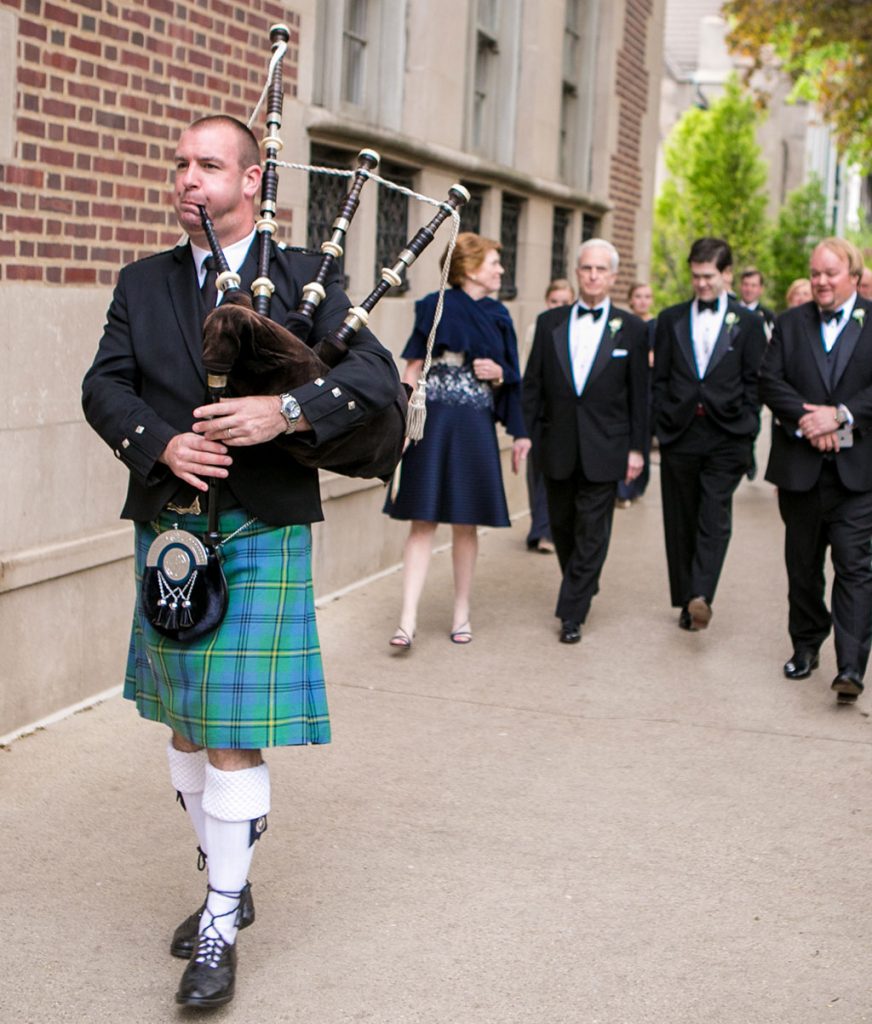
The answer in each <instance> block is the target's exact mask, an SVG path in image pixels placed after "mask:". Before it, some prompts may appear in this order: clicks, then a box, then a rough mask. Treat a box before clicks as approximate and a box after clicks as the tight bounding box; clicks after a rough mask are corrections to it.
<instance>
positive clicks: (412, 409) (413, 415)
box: [273, 160, 460, 443]
mask: <svg viewBox="0 0 872 1024" xmlns="http://www.w3.org/2000/svg"><path fill="white" fill-rule="evenodd" d="M273 163H274V164H275V166H276V167H287V168H288V169H289V170H292V171H308V172H314V173H315V174H327V175H333V176H334V177H338V178H350V177H352V176H353V175H354V174H355V173H363V174H365V175H366V176H367V177H368V178H371V179H372V180H373V181H375V182H378V184H379V185H384V186H385V188H390V189H393V190H394V191H395V192H402V193H403V195H406V196H409V197H410V198H412V199H417V200H418V201H419V202H422V203H429V205H430V206H437V207H441V208H442V209H447V210H449V212H450V214H451V222H452V223H451V237H450V238H449V240H448V249H447V251H446V253H445V260H444V261H443V264H442V274H441V277H440V280H439V297H438V299H437V300H436V312H435V315H434V316H433V324H432V325H431V327H430V334H429V335H428V337H427V354H426V356H425V358H424V366H423V367H422V369H421V376H420V377H419V378H418V383H417V385H416V386H415V390H414V391H413V392H412V395H411V398H410V399H409V411H408V414H407V417H406V437H407V438H408V439H409V441H411V442H412V443H415V442H417V441H420V440H421V438H422V437H423V436H424V425H425V424H426V421H427V374H428V373H429V372H430V366H431V364H432V362H433V345H434V342H435V340H436V331H437V330H438V329H439V322H440V320H441V319H442V311H443V308H444V306H445V290H446V289H447V287H448V272H449V270H450V269H451V257H452V256H453V255H454V246H455V245H456V243H457V235H458V233H459V231H460V214H459V213H458V212H457V210H455V209H452V208H451V207H449V205H448V204H447V203H446V202H445V200H444V199H434V198H433V197H432V196H425V195H423V194H422V193H421V192H415V191H414V190H413V189H410V188H406V186H405V185H398V184H397V183H396V182H394V181H389V180H388V179H387V178H382V177H381V175H378V174H375V173H374V172H373V171H362V172H355V171H351V170H346V169H344V168H340V167H317V166H314V165H313V164H297V163H290V162H289V161H287V160H275V161H273Z"/></svg>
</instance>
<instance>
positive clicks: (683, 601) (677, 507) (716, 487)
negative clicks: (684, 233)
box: [653, 238, 766, 631]
mask: <svg viewBox="0 0 872 1024" xmlns="http://www.w3.org/2000/svg"><path fill="white" fill-rule="evenodd" d="M688 263H689V264H690V273H691V279H692V283H693V291H694V298H693V299H691V300H690V301H689V302H682V303H679V304H678V305H677V306H671V307H670V308H669V309H665V310H664V311H663V312H662V313H661V314H660V316H659V317H658V318H657V331H656V335H655V342H654V388H653V391H654V396H653V405H654V413H653V416H654V432H655V433H656V435H657V438H658V440H659V442H660V486H661V491H662V496H663V527H664V532H665V539H666V560H667V563H668V566H669V589H670V594H671V598H672V605H673V607H675V608H680V609H681V611H680V614H679V618H678V625H679V626H680V627H681V628H682V629H686V630H691V631H695V630H700V629H705V628H706V627H707V626H708V624H709V622H710V621H711V617H712V602H713V600H714V596H715V591H716V589H717V585H718V579H719V577H720V574H721V569H722V567H723V564H724V559H725V557H726V554H727V547H728V545H729V542H730V534H731V532H732V513H733V493H734V492H735V490H736V488H737V487H738V486H739V482H740V481H741V479H742V477H743V476H744V475H745V474H746V473H747V471H748V469H749V468H750V467H751V465H752V462H753V446H754V438H755V437H756V435H757V432H758V430H759V429H760V405H759V400H758V397H757V371H758V369H759V367H760V360H761V359H762V356H763V350H764V348H765V347H766V337H765V334H764V331H763V321H762V319H761V318H760V317H759V316H756V315H754V314H753V313H750V312H749V311H748V310H746V309H744V308H743V307H742V306H741V305H740V304H739V303H738V302H736V301H735V300H733V299H731V298H730V297H729V296H728V294H727V274H726V272H727V271H728V270H729V268H730V266H731V265H732V253H731V251H730V247H729V245H728V244H727V243H726V242H725V241H724V240H723V239H720V238H700V239H698V240H697V241H696V242H694V243H693V246H692V248H691V250H690V256H689V258H688Z"/></svg>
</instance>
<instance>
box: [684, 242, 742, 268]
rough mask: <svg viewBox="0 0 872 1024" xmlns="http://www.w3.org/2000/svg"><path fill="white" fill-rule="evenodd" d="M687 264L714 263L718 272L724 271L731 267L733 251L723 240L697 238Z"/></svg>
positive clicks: (691, 248)
mask: <svg viewBox="0 0 872 1024" xmlns="http://www.w3.org/2000/svg"><path fill="white" fill-rule="evenodd" d="M687 262H688V263H714V265H715V266H716V267H717V268H718V270H719V271H724V270H726V269H727V267H731V266H732V265H733V251H732V249H731V248H730V246H729V245H728V243H727V242H725V241H724V240H723V238H697V240H696V241H695V242H694V243H693V245H692V246H691V247H690V255H689V256H688V257H687Z"/></svg>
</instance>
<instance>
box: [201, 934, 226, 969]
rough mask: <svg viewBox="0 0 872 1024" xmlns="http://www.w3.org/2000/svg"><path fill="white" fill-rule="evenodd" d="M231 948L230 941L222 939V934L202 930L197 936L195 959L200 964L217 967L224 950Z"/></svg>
mask: <svg viewBox="0 0 872 1024" xmlns="http://www.w3.org/2000/svg"><path fill="white" fill-rule="evenodd" d="M229 948H230V943H229V942H226V941H225V940H224V939H222V938H221V936H220V935H207V934H206V933H205V932H201V933H200V934H199V935H198V936H197V947H196V949H195V950H194V956H193V959H194V960H196V962H197V963H198V964H205V966H206V967H217V966H218V964H219V963H220V962H221V957H222V956H223V955H224V951H225V950H226V949H229Z"/></svg>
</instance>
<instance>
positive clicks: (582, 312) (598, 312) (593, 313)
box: [577, 305, 603, 323]
mask: <svg viewBox="0 0 872 1024" xmlns="http://www.w3.org/2000/svg"><path fill="white" fill-rule="evenodd" d="M588 314H590V318H591V320H593V322H594V323H596V322H597V320H599V318H600V317H601V316H602V315H603V307H602V306H600V308H599V309H588V308H587V306H582V305H579V306H578V313H577V315H578V316H587V315H588Z"/></svg>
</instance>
